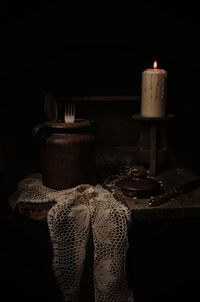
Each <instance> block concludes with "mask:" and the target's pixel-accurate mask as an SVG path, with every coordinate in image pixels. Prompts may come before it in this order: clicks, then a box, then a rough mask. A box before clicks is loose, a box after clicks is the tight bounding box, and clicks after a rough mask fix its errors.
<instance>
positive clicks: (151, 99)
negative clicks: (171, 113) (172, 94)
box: [141, 61, 167, 118]
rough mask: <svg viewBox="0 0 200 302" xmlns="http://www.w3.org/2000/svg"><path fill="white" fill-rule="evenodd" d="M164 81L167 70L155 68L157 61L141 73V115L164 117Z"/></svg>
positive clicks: (165, 80)
mask: <svg viewBox="0 0 200 302" xmlns="http://www.w3.org/2000/svg"><path fill="white" fill-rule="evenodd" d="M166 82H167V72H166V70H164V69H158V68H157V62H156V61H155V62H154V64H153V68H149V69H146V70H144V71H143V73H142V95H141V116H143V117H155V118H159V117H161V118H162V117H164V116H165V114H166V112H165V111H166Z"/></svg>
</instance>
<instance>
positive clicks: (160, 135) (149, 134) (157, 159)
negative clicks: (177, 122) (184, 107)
mask: <svg viewBox="0 0 200 302" xmlns="http://www.w3.org/2000/svg"><path fill="white" fill-rule="evenodd" d="M173 117H174V115H173V114H169V115H167V116H165V117H143V116H141V115H140V114H136V115H134V116H133V119H134V120H137V121H139V122H140V124H141V126H140V134H139V140H138V144H137V154H136V157H137V158H136V161H137V164H144V165H148V166H149V175H150V176H156V175H157V174H158V172H159V170H160V168H161V166H169V165H170V166H175V160H174V158H173V156H172V153H171V150H170V148H169V145H168V142H167V135H166V123H167V122H168V121H169V120H171V119H172V118H173Z"/></svg>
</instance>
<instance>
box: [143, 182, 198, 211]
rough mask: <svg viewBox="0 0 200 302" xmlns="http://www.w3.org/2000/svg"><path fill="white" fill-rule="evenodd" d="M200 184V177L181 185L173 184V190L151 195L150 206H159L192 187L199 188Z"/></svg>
mask: <svg viewBox="0 0 200 302" xmlns="http://www.w3.org/2000/svg"><path fill="white" fill-rule="evenodd" d="M198 186H200V177H199V178H197V179H194V180H191V181H189V182H187V183H185V184H183V185H181V186H173V188H172V189H171V190H169V191H166V192H164V193H163V194H161V195H158V196H153V197H151V198H150V200H149V202H148V204H149V206H150V207H154V206H158V205H160V204H163V203H165V202H167V201H168V200H169V199H171V198H174V197H176V196H177V195H179V194H184V193H186V192H188V191H190V190H192V189H195V188H197V187H198Z"/></svg>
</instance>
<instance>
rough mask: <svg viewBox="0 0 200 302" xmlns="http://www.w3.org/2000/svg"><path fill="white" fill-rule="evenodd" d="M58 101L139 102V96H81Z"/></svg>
mask: <svg viewBox="0 0 200 302" xmlns="http://www.w3.org/2000/svg"><path fill="white" fill-rule="evenodd" d="M58 99H59V100H60V101H63V102H65V101H66V102H67V101H70V102H80V101H81V102H97V101H98V102H102V101H112V102H113V101H114V102H117V101H122V100H123V101H139V100H140V96H137V95H120V96H117V95H116V96H115V95H113V96H83V97H81V96H80V97H60V98H58Z"/></svg>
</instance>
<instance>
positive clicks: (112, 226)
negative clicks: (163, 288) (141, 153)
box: [18, 175, 133, 302]
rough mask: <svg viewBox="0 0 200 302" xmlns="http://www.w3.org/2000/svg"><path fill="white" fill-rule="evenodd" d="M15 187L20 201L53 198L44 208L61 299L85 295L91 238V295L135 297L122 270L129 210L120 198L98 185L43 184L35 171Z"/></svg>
mask: <svg viewBox="0 0 200 302" xmlns="http://www.w3.org/2000/svg"><path fill="white" fill-rule="evenodd" d="M19 189H20V194H21V200H23V202H25V200H27V202H30V200H32V202H33V201H34V200H37V201H38V200H40V202H42V200H43V202H47V201H49V200H55V202H56V203H55V205H53V206H52V207H51V209H50V210H49V211H48V214H47V224H48V228H49V232H50V238H51V242H52V249H53V259H52V267H53V271H54V274H55V277H56V280H57V282H58V284H59V286H60V289H61V294H62V297H63V301H65V302H76V301H77V302H78V301H85V300H82V299H81V298H82V297H81V296H80V295H81V294H80V293H81V282H82V280H83V278H84V266H85V259H86V254H87V247H88V243H89V241H92V244H93V248H94V252H93V259H91V264H89V266H90V267H89V268H88V269H89V270H92V274H93V289H94V301H95V302H130V301H133V293H132V290H131V289H130V288H129V287H128V283H127V275H126V252H127V249H128V227H129V223H130V219H131V215H130V211H129V209H128V208H127V207H126V206H125V205H124V204H122V203H121V202H120V201H118V200H116V199H115V198H114V197H113V195H112V194H111V192H109V191H107V190H106V189H104V188H103V187H102V186H100V185H96V186H91V185H80V186H77V187H75V188H72V189H68V190H62V191H56V190H52V189H49V188H46V187H44V186H43V184H42V180H41V177H40V176H39V175H36V176H33V175H32V176H30V177H27V178H26V179H25V180H22V181H21V182H20V184H19ZM20 194H19V198H18V202H20ZM88 288H89V286H88ZM88 294H89V292H88ZM88 301H89V296H88Z"/></svg>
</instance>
